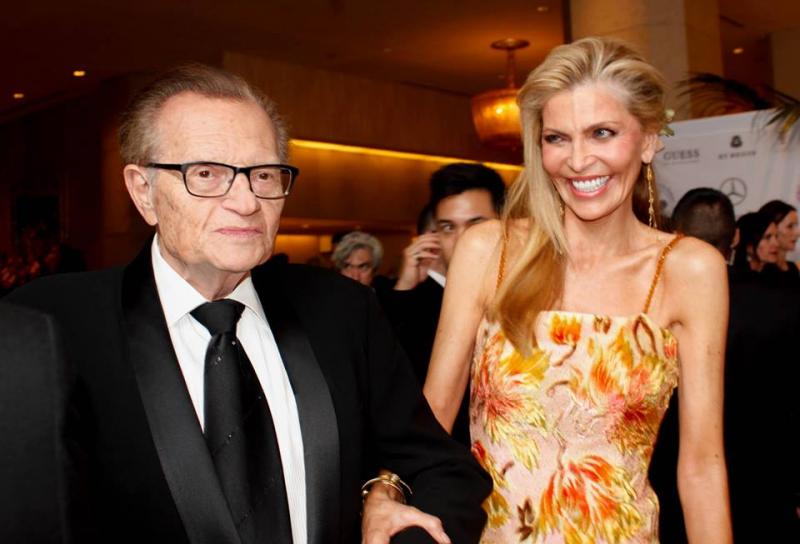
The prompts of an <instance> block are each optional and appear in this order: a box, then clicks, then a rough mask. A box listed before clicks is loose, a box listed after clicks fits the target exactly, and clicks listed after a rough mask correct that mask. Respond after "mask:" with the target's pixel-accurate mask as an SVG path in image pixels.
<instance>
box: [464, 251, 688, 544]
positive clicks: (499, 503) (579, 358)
mask: <svg viewBox="0 0 800 544" xmlns="http://www.w3.org/2000/svg"><path fill="white" fill-rule="evenodd" d="M675 241H677V238H675V239H673V240H672V241H671V242H670V243H669V244H668V245H667V246H666V247H665V248H664V250H662V252H661V255H660V257H659V261H658V266H657V269H656V274H655V277H654V278H653V283H652V285H651V289H650V293H649V294H648V297H647V303H646V304H645V309H644V311H643V312H642V313H641V314H639V315H634V316H630V317H607V316H599V315H592V314H581V313H574V312H558V311H548V312H542V313H541V314H540V315H539V318H538V320H537V322H536V330H535V334H536V340H537V344H538V346H537V347H536V348H535V349H534V350H533V352H532V353H531V354H530V355H529V356H527V357H525V356H523V355H521V354H520V353H519V352H518V351H516V350H515V349H514V347H513V346H512V344H511V343H510V342H509V341H508V340H507V339H506V336H505V335H504V333H503V331H502V330H501V329H500V327H499V326H498V325H497V324H496V323H490V322H488V321H484V322H483V323H482V324H481V326H480V328H479V331H478V339H477V343H476V348H475V358H474V361H473V364H472V367H471V378H472V379H471V384H472V385H471V390H470V431H471V434H472V451H473V454H474V455H475V457H476V458H477V459H478V461H479V462H480V464H481V465H482V466H483V468H484V469H486V471H487V472H489V474H491V476H492V479H493V480H494V491H493V492H492V494H491V495H490V496H489V498H488V499H486V502H485V503H484V509H485V510H486V512H487V514H488V522H487V525H486V529H485V530H484V533H483V537H482V540H481V542H483V543H487V544H488V543H497V544H501V543H502V544H507V543H512V542H525V543H547V544H549V543H566V544H579V543H580V544H591V543H598V544H599V543H623V542H624V543H634V542H636V543H639V542H647V543H653V542H658V499H657V498H656V496H655V493H654V492H653V490H652V488H651V487H650V485H649V483H648V481H647V470H648V466H649V464H650V457H651V454H652V451H653V444H654V443H655V440H656V435H657V433H658V427H659V425H660V423H661V418H662V417H663V415H664V412H665V411H666V409H667V405H668V404H669V399H670V396H671V394H672V391H673V389H674V388H675V386H676V385H677V382H678V360H677V343H676V340H675V338H674V337H673V336H672V334H671V333H670V331H669V330H666V329H660V328H659V327H657V326H656V325H655V324H654V323H653V322H652V321H651V320H650V318H649V317H648V316H647V314H646V311H647V309H648V307H649V303H650V298H651V297H652V293H653V290H654V287H655V285H656V283H657V281H658V276H659V274H660V271H661V265H662V264H663V260H664V258H665V257H666V254H667V253H668V251H669V249H670V248H671V247H672V245H673V244H674V243H675Z"/></svg>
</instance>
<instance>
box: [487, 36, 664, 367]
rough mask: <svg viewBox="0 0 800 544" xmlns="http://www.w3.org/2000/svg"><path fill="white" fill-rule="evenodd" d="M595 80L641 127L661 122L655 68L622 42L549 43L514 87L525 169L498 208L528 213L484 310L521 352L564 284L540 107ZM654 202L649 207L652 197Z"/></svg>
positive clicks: (644, 204)
mask: <svg viewBox="0 0 800 544" xmlns="http://www.w3.org/2000/svg"><path fill="white" fill-rule="evenodd" d="M590 82H602V83H607V84H610V85H612V86H613V87H614V88H615V89H618V90H619V91H621V92H620V96H621V97H622V100H623V101H624V103H625V106H626V108H627V110H628V112H630V113H631V114H632V115H633V116H634V117H636V118H637V119H638V120H639V122H640V123H641V125H642V127H643V128H644V129H646V130H654V131H658V130H660V129H661V128H662V127H663V126H664V124H665V123H666V121H667V119H666V114H665V110H664V88H665V83H664V79H663V77H662V76H661V74H660V73H659V72H658V70H656V69H655V68H654V67H653V66H652V65H650V64H648V63H647V62H646V61H645V60H644V58H643V57H642V56H641V55H639V54H638V53H637V52H636V51H634V50H633V49H632V48H631V47H630V46H628V45H627V44H625V43H624V42H622V41H619V40H614V39H609V38H584V39H582V40H578V41H576V42H574V43H571V44H567V45H562V46H559V47H556V48H555V49H553V51H552V52H551V53H550V54H549V55H548V56H547V58H546V59H545V60H544V62H543V63H542V64H540V65H539V66H538V67H537V68H536V69H535V70H534V71H533V72H531V74H530V75H529V76H528V79H527V81H526V82H525V85H523V87H522V89H521V90H520V92H519V95H518V97H517V102H518V103H519V107H520V111H521V120H522V140H523V148H524V154H525V168H524V169H523V171H522V173H521V174H520V176H519V178H518V179H517V180H516V181H515V182H514V184H513V185H512V186H511V187H510V188H509V192H508V199H507V204H506V208H505V211H504V214H503V222H504V225H503V228H504V229H505V235H506V236H508V235H509V233H510V232H511V231H510V223H511V222H513V221H514V220H517V219H528V222H529V230H528V236H527V239H525V240H524V241H523V245H522V248H521V250H520V251H519V253H518V254H517V255H515V262H514V264H513V266H512V267H511V268H510V270H508V273H507V274H506V276H505V279H504V281H503V283H502V284H501V285H500V288H499V290H498V293H497V296H496V297H495V302H494V304H493V306H492V308H491V310H490V311H491V316H492V317H493V318H494V319H497V320H498V321H499V322H500V325H501V326H502V328H503V330H504V332H505V334H506V336H507V337H508V338H509V340H510V341H511V342H512V343H513V344H514V346H515V347H516V348H517V349H518V350H520V351H521V352H523V353H527V352H529V351H530V349H531V348H532V347H533V346H535V345H536V339H535V337H534V335H533V332H534V323H535V320H536V318H537V316H538V315H539V312H541V311H544V310H548V309H550V308H552V307H553V305H554V304H556V303H557V302H558V300H559V299H560V298H561V295H562V292H563V288H564V269H565V264H566V255H567V240H566V235H565V233H564V225H563V218H562V212H561V210H562V206H563V204H562V203H561V198H560V197H559V195H558V192H557V191H556V189H555V187H554V186H553V183H552V181H551V180H550V177H549V176H548V175H547V173H546V172H545V170H544V167H543V166H542V145H541V132H542V109H543V108H544V105H545V103H546V102H547V101H548V100H549V99H550V98H551V97H552V96H553V95H555V94H557V93H559V92H561V91H566V90H569V89H572V88H574V87H576V86H577V85H580V84H584V83H590ZM655 200H656V205H657V202H658V198H656V199H655ZM633 201H634V213H636V215H637V217H638V218H639V220H640V221H643V222H645V223H647V216H648V213H647V210H648V194H647V186H646V182H645V179H644V173H643V171H642V172H640V174H639V180H638V181H637V183H636V186H635V189H634V196H633Z"/></svg>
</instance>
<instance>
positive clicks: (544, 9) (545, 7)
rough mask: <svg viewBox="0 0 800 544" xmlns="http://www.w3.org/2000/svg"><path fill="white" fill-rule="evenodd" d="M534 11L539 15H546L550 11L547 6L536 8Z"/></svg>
mask: <svg viewBox="0 0 800 544" xmlns="http://www.w3.org/2000/svg"><path fill="white" fill-rule="evenodd" d="M536 11H538V12H539V13H547V12H548V11H550V8H549V7H548V6H536Z"/></svg>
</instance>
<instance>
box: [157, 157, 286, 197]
mask: <svg viewBox="0 0 800 544" xmlns="http://www.w3.org/2000/svg"><path fill="white" fill-rule="evenodd" d="M145 166H147V167H148V168H160V169H162V170H175V171H176V172H180V173H181V174H182V175H183V184H184V185H185V186H186V190H187V191H188V192H189V194H190V195H194V196H199V197H202V198H214V197H219V196H225V195H226V194H228V191H230V190H231V186H232V185H233V180H234V179H236V176H237V175H239V173H242V174H244V175H245V176H247V180H248V182H249V183H250V190H251V191H253V194H254V195H256V197H258V198H264V199H269V200H276V199H280V198H286V197H287V196H288V195H289V191H291V190H292V185H293V184H294V180H295V179H296V178H297V176H298V174H300V170H299V169H298V168H296V167H294V166H290V165H288V164H257V165H255V166H231V165H230V164H223V163H221V162H186V163H183V164H164V163H158V162H151V163H148V164H146V165H145Z"/></svg>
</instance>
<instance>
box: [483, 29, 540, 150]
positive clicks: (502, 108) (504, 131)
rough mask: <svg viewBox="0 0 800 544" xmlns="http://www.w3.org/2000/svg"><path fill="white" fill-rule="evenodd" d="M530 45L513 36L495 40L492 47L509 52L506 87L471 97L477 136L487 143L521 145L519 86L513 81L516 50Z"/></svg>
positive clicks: (513, 146)
mask: <svg viewBox="0 0 800 544" xmlns="http://www.w3.org/2000/svg"><path fill="white" fill-rule="evenodd" d="M528 45H529V42H528V41H527V40H519V39H514V38H507V39H505V40H498V41H496V42H494V43H493V44H492V49H499V50H502V51H505V52H506V88H505V89H495V90H492V91H485V92H482V93H481V94H479V95H476V96H474V97H473V98H472V121H473V123H474V124H475V131H476V132H477V133H478V138H480V140H481V141H482V142H483V143H485V144H486V145H489V146H492V147H502V148H511V149H517V148H519V147H520V144H521V138H520V132H521V129H520V124H519V106H517V92H518V91H519V89H518V88H517V86H516V83H515V82H514V73H515V71H516V65H515V63H514V51H516V50H517V49H522V48H523V47H528Z"/></svg>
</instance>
